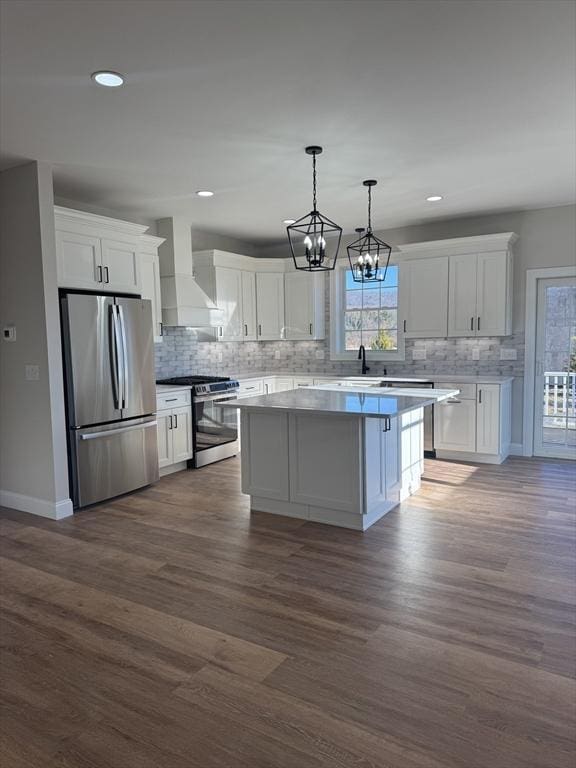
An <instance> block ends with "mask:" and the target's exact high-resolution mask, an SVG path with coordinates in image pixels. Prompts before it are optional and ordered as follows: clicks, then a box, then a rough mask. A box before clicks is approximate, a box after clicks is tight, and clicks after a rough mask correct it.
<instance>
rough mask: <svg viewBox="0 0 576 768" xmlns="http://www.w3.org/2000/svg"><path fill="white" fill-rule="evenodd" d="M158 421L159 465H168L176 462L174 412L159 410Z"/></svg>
mask: <svg viewBox="0 0 576 768" xmlns="http://www.w3.org/2000/svg"><path fill="white" fill-rule="evenodd" d="M156 421H157V422H158V426H157V428H156V429H157V432H158V466H159V467H160V469H162V467H168V466H170V464H173V463H174V460H173V458H172V429H171V423H172V413H171V411H165V412H159V413H158V414H157V416H156Z"/></svg>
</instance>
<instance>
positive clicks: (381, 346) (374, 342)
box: [364, 328, 398, 350]
mask: <svg viewBox="0 0 576 768" xmlns="http://www.w3.org/2000/svg"><path fill="white" fill-rule="evenodd" d="M368 333H369V334H374V336H373V337H372V336H371V340H370V342H368V340H367V336H368V334H366V333H365V334H364V345H365V346H366V348H367V349H368V348H370V349H374V350H386V349H387V350H395V349H398V336H397V333H396V331H388V330H386V329H384V328H383V329H382V330H380V331H376V332H374V331H368Z"/></svg>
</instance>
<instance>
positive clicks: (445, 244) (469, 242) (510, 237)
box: [395, 232, 518, 258]
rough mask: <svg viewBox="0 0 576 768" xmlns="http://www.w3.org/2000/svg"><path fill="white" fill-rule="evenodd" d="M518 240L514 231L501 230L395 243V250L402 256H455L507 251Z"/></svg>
mask: <svg viewBox="0 0 576 768" xmlns="http://www.w3.org/2000/svg"><path fill="white" fill-rule="evenodd" d="M516 240H518V235H517V234H515V233H514V232H501V233H498V234H494V235H478V236H477V237H453V238H450V239H449V240H428V241H426V242H424V243H406V244H405V245H397V246H396V249H395V250H396V251H397V252H399V254H400V256H401V257H402V258H406V257H415V258H422V257H423V256H432V257H433V256H455V255H463V254H466V253H488V252H489V251H507V250H508V249H509V248H510V247H511V246H512V245H513V243H515V242H516Z"/></svg>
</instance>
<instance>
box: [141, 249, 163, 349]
mask: <svg viewBox="0 0 576 768" xmlns="http://www.w3.org/2000/svg"><path fill="white" fill-rule="evenodd" d="M162 242H163V239H162V238H161V237H151V236H148V235H143V236H142V242H141V244H140V256H139V259H140V266H139V269H140V292H141V294H142V298H143V299H149V300H150V301H151V302H152V325H153V328H154V341H162V296H161V293H160V268H159V260H158V246H159V245H160V244H161V243H162Z"/></svg>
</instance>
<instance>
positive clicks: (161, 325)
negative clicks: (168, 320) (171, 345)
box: [158, 323, 164, 336]
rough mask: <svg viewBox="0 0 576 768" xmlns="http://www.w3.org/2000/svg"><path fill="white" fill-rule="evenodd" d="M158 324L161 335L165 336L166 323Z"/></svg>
mask: <svg viewBox="0 0 576 768" xmlns="http://www.w3.org/2000/svg"><path fill="white" fill-rule="evenodd" d="M158 325H159V326H160V336H164V324H163V323H158Z"/></svg>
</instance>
